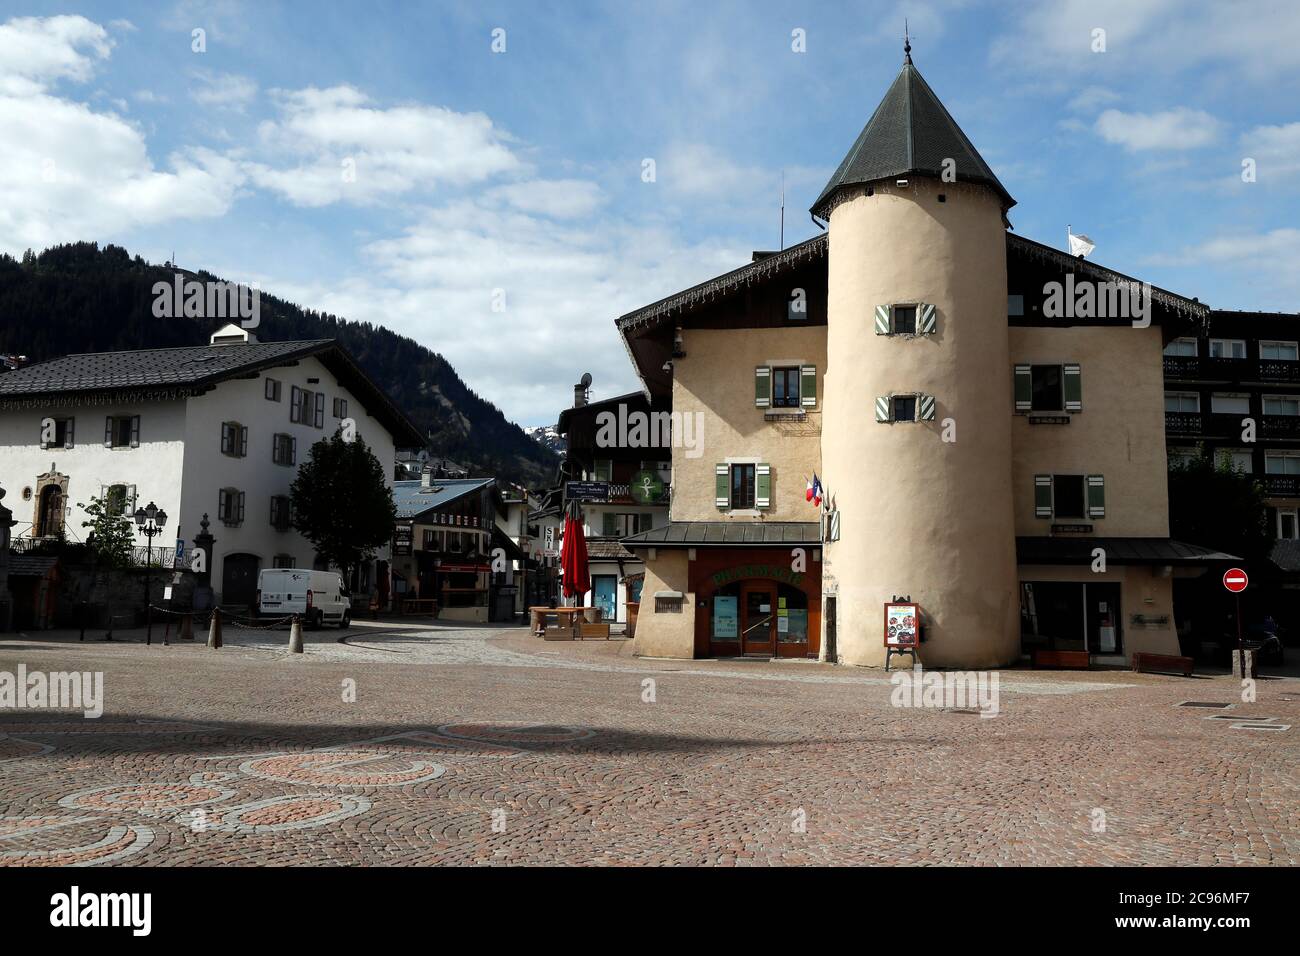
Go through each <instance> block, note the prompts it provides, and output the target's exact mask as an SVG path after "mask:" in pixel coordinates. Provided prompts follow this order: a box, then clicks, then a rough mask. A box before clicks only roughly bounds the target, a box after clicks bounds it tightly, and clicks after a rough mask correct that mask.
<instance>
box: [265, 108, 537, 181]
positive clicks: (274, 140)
mask: <svg viewBox="0 0 1300 956" xmlns="http://www.w3.org/2000/svg"><path fill="white" fill-rule="evenodd" d="M276 92H277V95H278V96H279V99H280V103H281V115H280V117H279V118H278V119H276V120H273V121H267V122H265V123H263V124H262V125H261V127H260V129H259V132H260V137H261V145H262V149H263V156H264V158H263V159H262V160H261V161H253V162H250V163H249V164H248V166H247V170H248V172H249V175H250V176H251V178H252V180H253V181H254V182H256V183H257V184H258V185H260V186H262V187H264V188H267V189H271V190H274V191H275V192H278V193H280V194H281V195H283V196H284V197H285V198H287V199H288V200H289V201H290V202H293V203H295V204H297V205H300V206H323V205H327V204H329V203H334V202H340V201H346V202H357V203H370V202H375V201H378V200H380V199H382V198H385V197H391V196H396V195H400V194H402V193H406V192H410V191H412V190H421V191H427V190H432V189H434V188H436V187H439V186H444V185H465V184H469V183H477V182H483V181H484V180H487V179H489V178H491V177H493V176H496V175H499V174H501V173H507V172H519V171H523V169H524V165H523V163H521V162H520V160H519V159H518V158H516V156H515V155H514V153H513V152H512V151H511V150H510V148H509V147H508V145H507V137H506V136H505V134H504V133H503V132H502V131H501V130H499V129H497V128H496V127H495V126H494V125H493V123H492V121H491V120H490V119H488V117H487V116H485V115H484V114H482V113H457V112H455V111H454V110H449V109H445V108H443V107H438V106H424V105H411V106H394V107H390V108H387V109H381V108H377V107H375V106H372V105H371V104H370V100H369V98H368V97H367V96H366V95H365V94H363V93H362V92H360V91H359V90H357V89H355V88H353V87H350V86H336V87H332V88H329V89H316V88H308V89H303V90H297V91H294V92H284V91H276Z"/></svg>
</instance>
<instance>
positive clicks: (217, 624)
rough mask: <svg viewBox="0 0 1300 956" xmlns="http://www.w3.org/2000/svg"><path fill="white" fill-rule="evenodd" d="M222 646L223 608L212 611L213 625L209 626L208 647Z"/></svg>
mask: <svg viewBox="0 0 1300 956" xmlns="http://www.w3.org/2000/svg"><path fill="white" fill-rule="evenodd" d="M220 646H221V608H219V607H217V608H213V609H212V623H211V624H209V625H208V647H214V648H215V647H220Z"/></svg>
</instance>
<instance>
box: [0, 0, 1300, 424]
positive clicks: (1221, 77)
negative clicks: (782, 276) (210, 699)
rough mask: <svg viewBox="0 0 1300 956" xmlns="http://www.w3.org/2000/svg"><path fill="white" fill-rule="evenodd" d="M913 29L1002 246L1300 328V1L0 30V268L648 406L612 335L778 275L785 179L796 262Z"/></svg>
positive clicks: (370, 17) (412, 14) (86, 9)
mask: <svg viewBox="0 0 1300 956" xmlns="http://www.w3.org/2000/svg"><path fill="white" fill-rule="evenodd" d="M809 7H811V9H808V8H809ZM904 17H907V18H908V19H909V21H910V24H911V31H912V35H913V56H914V59H915V62H916V65H917V67H918V68H919V69H920V71H921V73H922V74H923V75H924V76H925V77H926V79H927V81H928V82H929V83H930V85H931V86H932V87H933V88H934V90H935V92H936V93H937V94H938V95H939V97H940V98H941V99H942V100H943V101H944V103H945V105H946V106H947V107H948V109H949V111H950V112H951V113H952V114H953V116H954V117H955V118H956V119H957V121H958V123H959V124H961V126H962V128H963V129H964V130H965V131H966V133H967V135H968V136H969V137H970V138H971V140H972V141H973V142H974V143H975V145H976V147H977V148H978V149H979V150H980V152H981V153H982V154H983V156H984V158H985V159H986V160H987V161H988V162H989V163H990V164H991V165H992V166H993V168H994V170H995V171H996V172H997V173H998V176H999V178H1001V180H1002V182H1003V183H1004V185H1005V186H1006V187H1007V189H1008V190H1009V191H1010V192H1011V194H1012V195H1013V196H1015V197H1016V199H1017V200H1018V202H1019V205H1018V206H1016V207H1015V208H1014V209H1013V210H1012V212H1011V220H1012V223H1013V224H1014V226H1015V228H1016V230H1017V231H1018V232H1020V233H1021V234H1024V235H1026V236H1029V237H1031V238H1034V239H1038V240H1040V241H1043V242H1048V243H1051V244H1053V245H1057V246H1061V245H1063V244H1064V241H1065V227H1066V224H1067V223H1070V224H1072V225H1073V227H1074V230H1075V231H1076V232H1084V233H1087V234H1088V235H1089V236H1091V237H1092V239H1093V240H1094V241H1095V242H1096V243H1097V249H1096V251H1095V252H1094V253H1093V256H1092V258H1094V259H1095V260H1096V261H1098V262H1101V263H1103V264H1105V265H1108V266H1111V267H1113V268H1115V269H1118V270H1120V271H1122V272H1126V273H1129V274H1132V275H1136V276H1138V277H1140V278H1142V279H1145V280H1148V281H1150V282H1152V283H1154V284H1157V285H1160V286H1163V287H1165V288H1169V289H1172V290H1174V291H1177V292H1181V293H1183V294H1186V295H1189V296H1191V295H1194V296H1199V297H1200V298H1201V300H1202V301H1205V302H1208V303H1210V304H1211V305H1213V306H1215V307H1221V308H1242V309H1266V310H1280V311H1292V312H1294V311H1300V252H1298V251H1297V250H1300V227H1298V226H1297V224H1296V222H1295V218H1296V217H1295V212H1296V208H1297V200H1298V199H1300V115H1297V114H1298V113H1300V110H1298V109H1297V104H1300V4H1294V3H1290V2H1263V0H1261V2H1243V3H1239V4H1232V5H1229V4H1222V3H1210V2H1199V0H1145V2H1144V0H1125V2H1114V0H1092V2H1087V3H1074V2H1060V3H1054V2H1039V3H1017V2H998V3H978V2H952V3H945V2H918V3H871V2H859V3H824V4H816V5H811V4H803V3H776V2H768V3H763V2H746V3H740V2H736V3H730V2H708V3H699V2H693V3H685V2H681V3H679V2H661V0H647V2H644V3H640V4H633V3H627V2H622V3H566V4H563V5H542V4H537V3H535V2H527V3H504V2H502V3H492V2H472V3H452V2H437V3H419V4H416V3H364V4H358V3H329V2H318V3H283V4H270V3H243V2H236V0H224V2H212V3H197V2H194V3H191V2H179V3H162V4H146V3H112V2H93V3H40V2H33V3H24V4H13V3H5V4H3V5H0V250H3V251H8V252H11V253H14V254H17V253H21V251H22V250H23V249H25V248H27V247H29V246H31V247H35V248H42V247H44V246H46V245H49V244H51V243H54V242H62V241H72V240H79V239H84V240H97V241H99V242H101V243H106V242H114V243H118V244H121V245H125V246H126V247H127V248H128V249H130V250H131V251H132V252H133V253H139V254H141V255H143V256H145V257H146V258H149V259H151V260H154V261H159V262H161V261H164V260H166V259H168V258H169V257H170V256H171V254H172V251H173V250H175V254H176V258H177V261H178V262H179V263H180V264H181V265H183V266H186V267H189V268H207V269H210V270H212V271H214V272H216V273H218V274H222V275H224V276H226V277H227V278H229V279H232V280H236V281H245V282H253V281H255V282H258V283H260V284H261V286H262V287H263V288H265V289H268V290H270V291H273V292H276V293H277V294H281V295H284V296H285V297H287V298H289V299H291V300H294V301H296V302H299V303H300V304H302V305H304V306H308V307H312V308H318V309H323V310H327V311H332V312H336V313H338V314H339V315H342V316H344V317H347V318H352V319H360V320H368V321H372V322H376V323H378V324H380V325H384V326H387V327H389V328H392V329H395V330H397V331H400V332H402V333H404V334H408V335H411V336H412V337H413V338H415V339H417V340H419V341H420V342H422V343H424V344H426V345H428V346H429V347H430V348H433V349H435V350H437V351H439V352H441V353H442V354H443V355H445V356H446V357H447V358H448V360H449V361H451V363H452V364H453V365H454V366H455V367H456V368H457V370H458V371H459V372H460V373H461V375H462V376H463V377H464V378H465V380H466V381H467V383H468V384H469V385H470V386H471V387H472V388H474V389H475V390H477V391H478V392H479V393H480V394H481V395H483V396H485V397H486V398H488V399H490V400H492V401H494V402H496V403H497V404H498V405H500V406H501V407H502V408H503V410H504V411H505V412H506V414H507V415H508V416H509V417H510V418H512V419H513V420H515V421H518V422H519V423H521V424H547V423H552V422H554V420H555V417H556V414H557V412H558V410H559V408H561V407H562V406H563V405H564V404H566V403H567V401H569V400H570V399H571V396H572V391H571V385H572V382H574V381H576V379H577V377H578V376H579V375H580V374H581V373H582V372H583V371H591V372H592V374H593V376H594V379H595V384H594V394H595V395H596V396H597V397H605V396H609V395H613V394H617V393H619V392H623V391H628V390H630V389H632V388H633V387H634V386H635V379H634V376H633V373H632V370H631V368H630V366H629V364H628V361H627V358H626V354H625V352H624V350H623V348H622V345H621V344H620V342H619V340H618V337H617V335H616V333H615V332H614V327H613V320H614V318H616V317H617V316H618V315H620V314H621V313H623V312H626V311H628V310H630V309H633V308H636V307H637V306H639V305H642V304H645V303H647V302H650V301H653V300H655V299H657V298H660V297H662V296H664V295H666V294H668V293H671V292H673V291H676V290H677V289H680V288H684V287H686V286H688V285H691V284H693V283H695V282H698V281H701V280H703V279H706V278H708V277H710V276H712V275H715V274H718V273H720V272H723V271H726V270H728V269H731V268H734V267H736V266H738V265H740V264H742V263H744V262H746V261H748V259H749V256H750V252H751V251H752V250H753V249H770V248H773V247H774V246H775V245H776V243H777V241H778V201H779V190H780V182H781V175H782V171H783V170H784V173H785V181H786V233H785V238H786V242H787V244H788V243H790V242H794V241H798V240H800V239H804V238H807V237H809V236H811V235H813V234H814V232H815V231H816V227H814V226H813V224H812V223H811V222H810V221H809V218H808V214H807V208H808V205H809V204H810V203H811V201H812V200H813V198H814V197H815V196H816V195H817V193H818V192H819V191H820V189H821V187H822V186H823V185H824V184H825V181H826V179H827V178H828V177H829V175H830V173H831V172H832V171H833V169H834V167H835V166H836V165H837V164H838V162H839V160H840V159H841V158H842V156H843V155H844V153H845V152H846V151H847V149H848V147H849V146H850V145H851V143H852V141H853V139H854V137H855V136H856V135H857V133H858V131H859V130H860V129H861V127H862V125H863V124H864V123H865V122H866V120H867V118H868V117H869V116H870V114H871V111H872V110H873V109H874V107H875V105H876V103H877V102H878V101H879V100H880V98H881V96H882V95H883V94H884V92H885V90H886V88H887V87H888V86H889V83H890V82H891V81H892V80H893V78H894V76H895V75H896V73H897V72H898V69H899V66H900V63H901V59H902V50H901V45H902V44H901V34H902V26H903V19H904ZM196 29H201V30H203V31H204V34H203V37H204V45H205V47H206V48H205V49H204V50H203V51H201V52H199V51H196V50H194V49H193V47H194V46H195V45H196V44H195V41H194V33H193V31H195V30H196ZM498 29H499V30H504V31H505V32H504V44H505V50H504V52H494V51H493V48H492V47H493V31H495V30H498ZM795 30H802V31H804V36H805V37H806V51H805V52H795V51H794V50H793V49H792V46H793V45H794V44H793V40H792V31H795ZM1098 30H1102V31H1104V45H1105V49H1104V51H1099V50H1095V49H1094V47H1096V46H1099V45H1100V44H1099V42H1098V40H1099V38H1100V37H1101V35H1100V34H1097V33H1096V31H1098ZM498 36H500V35H498ZM498 45H499V41H498ZM646 159H653V160H654V161H655V172H656V176H655V181H654V182H649V183H647V182H644V181H643V177H642V169H643V162H644V160H646ZM1245 159H1252V160H1254V163H1255V181H1254V182H1243V180H1242V163H1243V160H1245Z"/></svg>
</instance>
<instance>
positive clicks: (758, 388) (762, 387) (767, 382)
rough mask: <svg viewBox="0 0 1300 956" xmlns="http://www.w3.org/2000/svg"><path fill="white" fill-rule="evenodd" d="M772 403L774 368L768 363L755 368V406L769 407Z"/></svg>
mask: <svg viewBox="0 0 1300 956" xmlns="http://www.w3.org/2000/svg"><path fill="white" fill-rule="evenodd" d="M771 404H772V370H771V369H770V368H768V367H767V366H766V365H760V366H759V367H758V368H756V369H754V407H755V408H767V407H768V406H769V405H771Z"/></svg>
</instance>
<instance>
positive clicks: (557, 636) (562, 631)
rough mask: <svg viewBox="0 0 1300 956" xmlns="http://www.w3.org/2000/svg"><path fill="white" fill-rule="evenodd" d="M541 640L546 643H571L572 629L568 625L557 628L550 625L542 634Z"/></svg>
mask: <svg viewBox="0 0 1300 956" xmlns="http://www.w3.org/2000/svg"><path fill="white" fill-rule="evenodd" d="M542 638H543V639H544V640H548V641H571V640H573V627H572V625H569V624H564V625H562V626H558V627H557V626H556V625H554V624H552V625H550V626H549V627H547V628H546V629H545V630H544V631H543V632H542Z"/></svg>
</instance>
